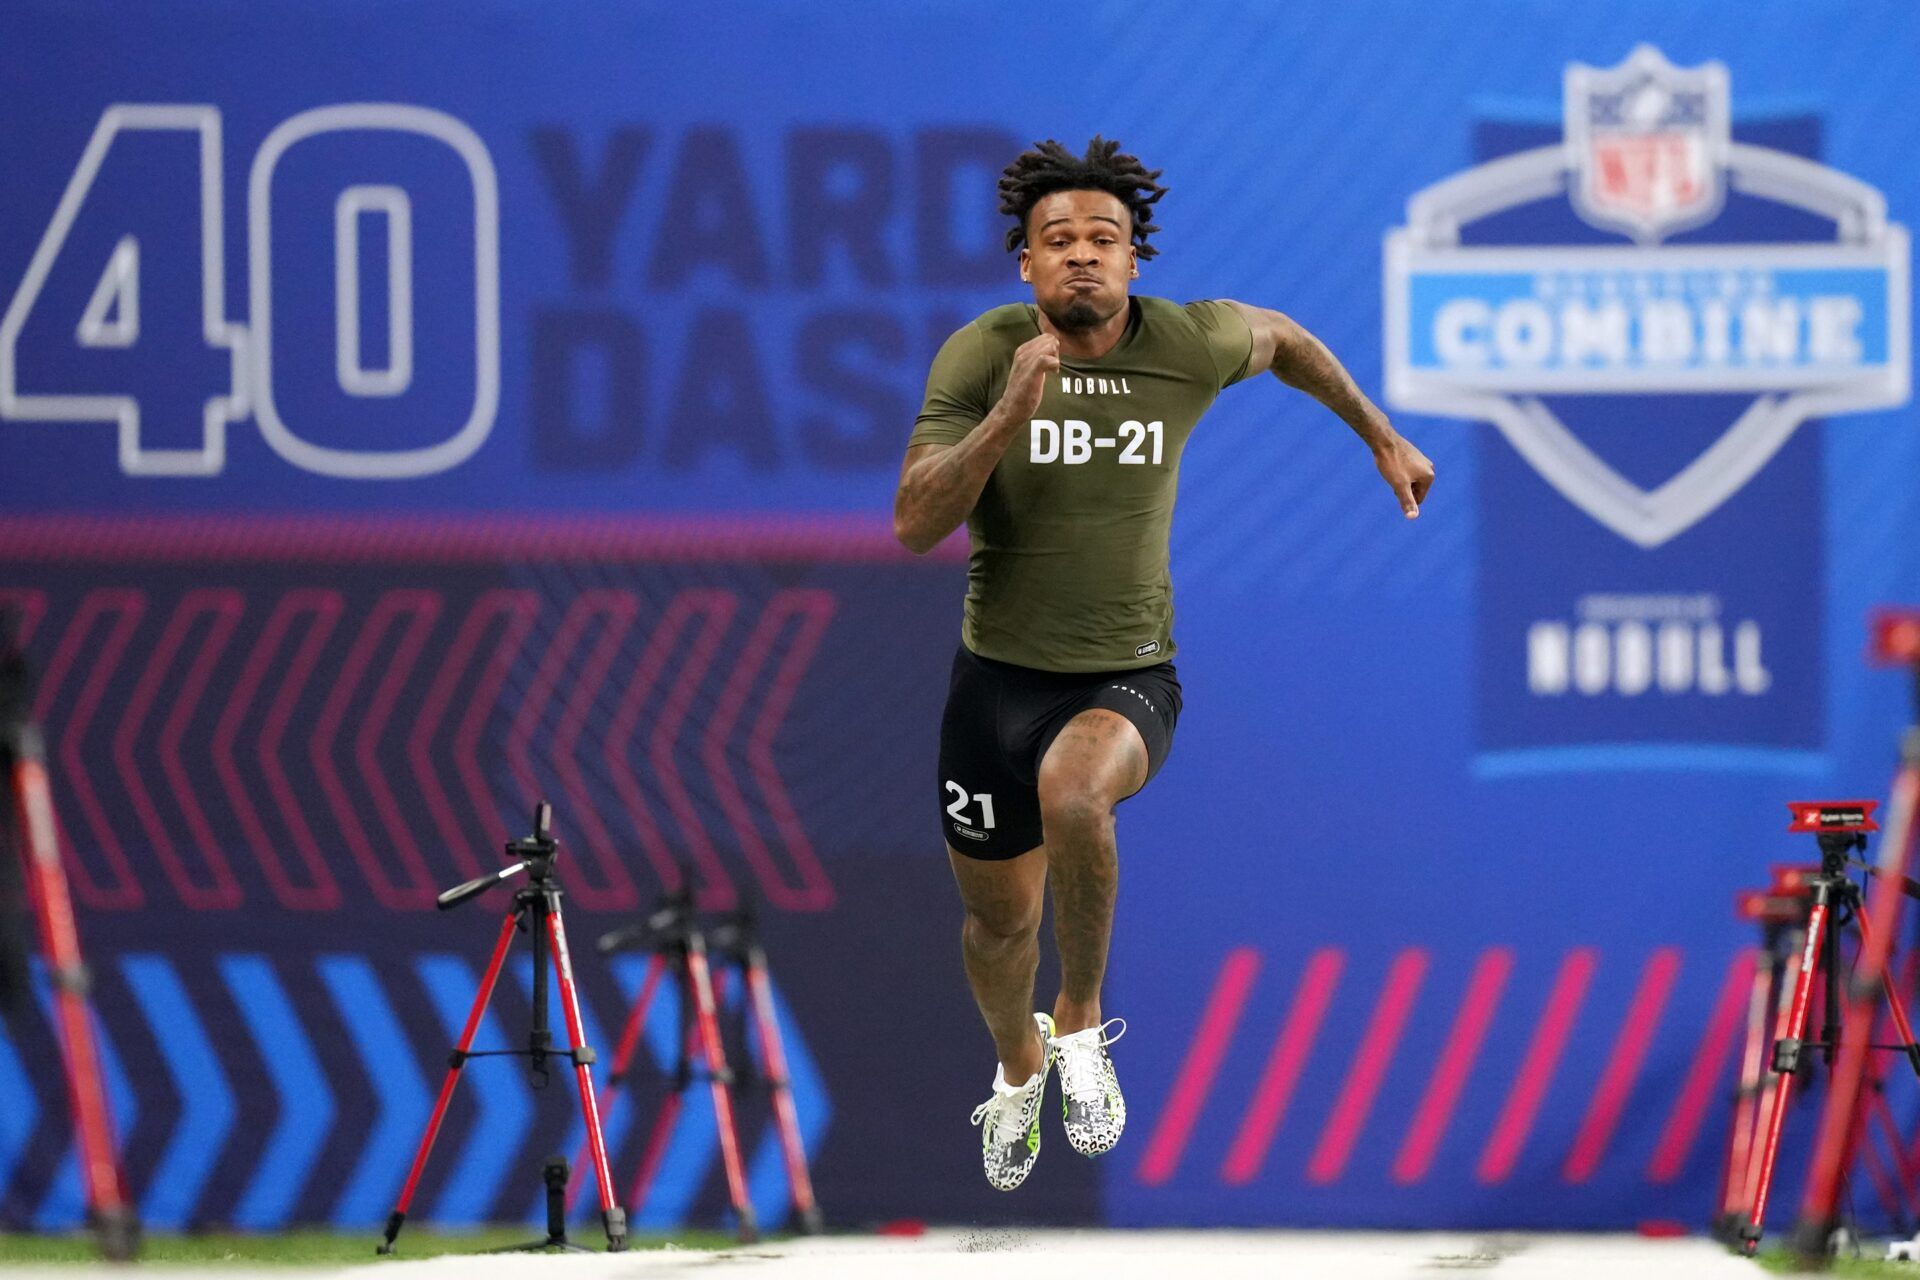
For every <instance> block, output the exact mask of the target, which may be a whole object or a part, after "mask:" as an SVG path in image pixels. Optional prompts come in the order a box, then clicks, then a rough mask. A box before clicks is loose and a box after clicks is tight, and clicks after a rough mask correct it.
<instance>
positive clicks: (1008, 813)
mask: <svg viewBox="0 0 1920 1280" xmlns="http://www.w3.org/2000/svg"><path fill="white" fill-rule="evenodd" d="M1159 176H1160V171H1159V170H1154V171H1153V172H1151V173H1149V172H1148V171H1147V170H1146V169H1145V168H1144V167H1143V166H1142V165H1141V163H1140V161H1139V160H1138V159H1136V158H1135V157H1133V156H1130V155H1125V154H1122V153H1121V152H1120V149H1119V144H1118V143H1115V142H1108V141H1105V140H1103V139H1101V138H1098V137H1096V138H1094V139H1093V141H1092V142H1091V143H1090V144H1089V145H1088V147H1087V150H1086V153H1085V155H1083V156H1075V155H1073V154H1072V153H1071V152H1069V151H1068V150H1067V149H1066V148H1065V147H1063V146H1061V145H1060V144H1059V143H1057V142H1053V141H1048V142H1043V143H1039V144H1036V146H1035V147H1034V149H1033V150H1031V151H1027V152H1024V153H1022V154H1021V155H1020V156H1019V157H1018V158H1016V159H1015V160H1014V162H1013V163H1012V164H1011V165H1009V166H1007V169H1006V172H1005V173H1004V174H1003V175H1002V177H1001V179H1000V211H1001V212H1002V213H1004V214H1007V215H1009V216H1010V217H1012V218H1013V220H1014V225H1013V227H1012V228H1011V229H1010V230H1009V231H1008V233H1007V247H1008V249H1009V250H1014V249H1017V250H1018V251H1019V265H1020V279H1021V280H1023V281H1025V282H1027V283H1029V284H1031V285H1032V286H1033V301H1032V302H1031V303H1016V304H1013V305H1010V306H1004V307H996V308H995V309H993V310H992V311H989V312H987V313H986V314H985V315H983V316H981V317H980V318H979V319H977V320H975V321H973V323H971V324H969V325H967V326H966V327H965V328H963V329H961V330H960V331H959V332H957V333H955V334H954V335H953V336H952V337H950V338H948V339H947V341H946V344H945V345H944V346H943V347H941V349H940V353H939V355H938V356H936V357H935V359H934V362H933V369H932V372H931V373H930V374H929V376H928V378H927V394H926V402H925V405H924V406H923V407H922V409H921V411H920V416H919V419H918V421H917V422H916V423H915V425H914V429H913V435H912V438H911V439H910V440H909V442H908V445H907V456H906V461H905V463H904V464H903V465H902V467H901V471H900V488H899V492H898V494H897V495H896V497H895V499H894V516H893V520H894V532H895V533H896V534H897V535H898V537H899V539H900V541H901V542H903V543H905V544H906V545H907V546H908V547H909V548H911V549H912V550H913V551H914V552H915V553H923V552H926V551H928V550H929V549H931V548H932V547H933V546H934V545H935V544H936V543H938V542H939V541H940V540H941V539H943V538H945V537H946V536H947V535H948V534H949V533H951V532H952V531H953V530H954V529H955V528H957V527H958V526H959V524H960V522H961V521H963V520H964V521H965V522H966V524H967V530H968V533H969V535H970V537H971V541H972V559H971V561H970V564H969V568H968V573H967V600H966V615H965V622H964V625H963V627H962V629H961V641H962V643H961V645H960V649H959V652H958V653H956V654H955V655H954V660H953V674H952V681H951V685H950V688H949V692H948V695H947V706H946V714H945V716H944V718H943V720H942V721H941V725H940V777H939V788H940V795H939V809H940V818H939V821H940V827H941V831H942V833H943V835H944V836H945V840H946V844H947V857H948V860H949V861H950V862H951V863H952V866H953V875H954V879H955V880H956V881H958V883H959V886H960V898H961V902H962V903H963V904H964V906H965V909H966V920H965V924H964V927H963V929H962V931H961V953H962V955H963V957H964V958H965V962H966V970H967V981H968V983H969V984H970V985H971V986H972V988H973V996H974V1000H975V1002H976V1003H977V1004H978V1005H979V1007H980V1015H981V1017H983V1018H984V1019H985V1020H986V1023H987V1030H988V1031H989V1032H990V1033H991V1034H992V1036H993V1042H994V1045H995V1047H996V1048H997V1049H998V1051H999V1057H1000V1064H999V1069H998V1071H997V1072H996V1074H995V1076H994V1081H993V1093H992V1096H991V1097H989V1098H988V1099H987V1101H986V1102H984V1103H982V1104H981V1105H980V1107H979V1108H978V1109H977V1110H975V1112H974V1114H973V1120H974V1123H975V1124H979V1125H981V1126H982V1133H981V1146H982V1151H983V1155H984V1158H985V1163H986V1173H987V1181H988V1182H990V1183H991V1184H992V1185H994V1186H995V1187H998V1188H1000V1189H1001V1190H1004V1191H1011V1190H1012V1189H1013V1188H1015V1187H1017V1186H1019V1185H1020V1184H1021V1183H1022V1182H1023V1181H1025V1179H1026V1176H1027V1174H1028V1172H1029V1171H1030V1170H1031V1169H1032V1168H1033V1164H1034V1160H1035V1159H1036V1158H1037V1157H1038V1155H1039V1152H1040V1104H1041V1099H1042V1097H1043V1095H1044V1094H1045V1092H1046V1082H1047V1074H1048V1071H1049V1068H1050V1067H1053V1066H1057V1067H1058V1068H1059V1071H1060V1079H1061V1092H1062V1095H1063V1107H1062V1109H1063V1112H1064V1115H1065V1122H1066V1131H1067V1141H1068V1142H1069V1143H1071V1144H1072V1146H1073V1148H1074V1150H1076V1151H1079V1152H1081V1153H1082V1154H1084V1155H1089V1156H1093V1155H1099V1154H1100V1153H1102V1152H1104V1151H1107V1150H1109V1149H1110V1148H1112V1146H1113V1144H1114V1143H1115V1142H1116V1141H1118V1140H1119V1138H1120V1133H1121V1130H1122V1129H1123V1128H1124V1127H1125V1125H1126V1116H1127V1112H1126V1103H1125V1101H1124V1100H1123V1099H1122V1097H1121V1094H1120V1084H1119V1080H1118V1077H1117V1076H1116V1074H1115V1072H1114V1068H1113V1060H1112V1057H1111V1055H1110V1054H1109V1053H1108V1052H1107V1046H1108V1045H1110V1044H1112V1043H1113V1041H1114V1040H1116V1039H1118V1038H1119V1034H1120V1032H1123V1031H1124V1030H1125V1027H1126V1024H1125V1023H1124V1022H1123V1021H1121V1020H1120V1019H1114V1020H1113V1022H1111V1023H1103V1022H1102V1019H1101V1013H1102V1011H1101V1007H1100V986H1101V981H1102V978H1103V977H1104V975H1105V971H1106V965H1107V942H1108V937H1109V935H1110V933H1111V931H1112V927H1113V906H1114V895H1115V889H1116V886H1117V884H1118V863H1117V856H1116V851H1115V845H1114V814H1113V811H1114V807H1115V806H1116V805H1118V804H1119V803H1120V802H1121V801H1122V800H1125V799H1126V798H1127V797H1129V796H1131V795H1133V794H1135V793H1136V792H1138V791H1139V790H1140V788H1142V787H1143V786H1145V785H1146V783H1147V781H1148V780H1149V779H1151V778H1152V777H1153V775H1154V774H1155V773H1157V772H1158V771H1159V769H1160V766H1161V765H1163V764H1164V763H1166V758H1167V752H1168V750H1169V748H1170V747H1171V746H1172V744H1173V729H1174V723H1175V721H1176V720H1177V719H1178V718H1179V715H1180V681H1179V679H1178V677H1177V676H1176V675H1175V672H1174V666H1173V663H1172V662H1171V661H1170V659H1171V658H1172V657H1173V653H1174V646H1173V636H1172V634H1171V627H1172V622H1173V598H1172V584H1171V582H1170V580H1169V577H1168V572H1167V545H1168V532H1169V529H1170V527H1171V524H1172V519H1173V497H1174V488H1175V481H1176V479H1177V477H1178V475H1179V470H1180V451H1181V449H1182V448H1183V447H1184V446H1185V445H1186V442H1187V437H1188V435H1190V434H1191V433H1192V431H1193V428H1194V425H1195V424H1196V423H1197V422H1198V421H1199V420H1200V415H1201V414H1203V413H1204V412H1206V410H1207V407H1208V406H1209V405H1211V404H1212V403H1213V400H1214V397H1215V396H1216V395H1218V394H1219V393H1220V391H1221V390H1222V389H1223V388H1225V387H1229V386H1232V385H1233V384H1234V383H1236V382H1239V381H1240V380H1241V379H1243V378H1247V377H1249V376H1251V375H1253V374H1255V373H1260V372H1271V373H1273V374H1274V375H1275V376H1276V377H1278V378H1279V379H1280V380H1281V381H1282V382H1285V383H1286V384H1288V385H1289V386H1293V387H1298V388H1300V389H1302V390H1304V391H1306V392H1307V393H1308V394H1310V395H1312V396H1313V397H1314V398H1315V399H1317V400H1319V401H1320V402H1321V403H1322V404H1324V405H1326V406H1327V408H1329V409H1331V410H1332V411H1333V412H1334V413H1336V414H1338V415H1339V416H1340V417H1341V419H1342V420H1344V421H1345V422H1346V423H1347V425H1348V426H1350V427H1352V428H1353V430H1354V432H1355V433H1356V434H1357V435H1359V437H1360V438H1361V440H1363V441H1365V442H1366V444H1367V446H1368V447H1369V448H1371V449H1372V450H1373V458H1374V462H1375V465H1377V466H1378V468H1379V470H1380V474H1381V476H1382V478H1384V479H1385V480H1386V482H1387V484H1388V485H1390V486H1391V487H1392V489H1393V492H1394V493H1395V495H1397V497H1398V498H1399V502H1400V507H1401V509H1402V510H1403V511H1404V512H1405V514H1406V517H1407V518H1408V519H1410V520H1411V519H1413V518H1414V517H1416V516H1418V515H1419V514H1420V504H1421V503H1422V502H1423V501H1424V500H1425V498H1426V495H1427V488H1428V486H1429V485H1431V484H1432V483H1433V464H1432V463H1431V462H1429V461H1428V460H1427V458H1426V456H1425V455H1424V454H1422V453H1421V452H1420V451H1419V450H1418V449H1416V448H1414V447H1413V446H1412V445H1411V444H1409V443H1407V441H1405V440H1404V439H1402V438H1401V437H1400V436H1399V435H1398V434H1396V433H1395V432H1394V430H1393V428H1392V427H1391V426H1389V425H1388V423H1387V418H1386V415H1385V414H1383V413H1381V412H1380V410H1379V409H1378V408H1376V407H1375V406H1374V404H1373V402H1372V401H1371V400H1369V399H1367V397H1366V396H1365V395H1364V394H1363V393H1362V392H1361V391H1360V389H1359V388H1358V387H1357V386H1355V385H1354V382H1353V379H1352V378H1351V377H1349V376H1348V375H1347V372H1346V370H1345V369H1344V368H1342V367H1341V365H1340V362H1339V361H1338V360H1336V359H1334V357H1333V356H1332V355H1331V354H1330V353H1329V352H1328V351H1327V349H1326V348H1325V347H1324V346H1322V345H1321V344H1320V343H1319V342H1318V341H1317V340H1316V339H1315V338H1314V337H1313V335H1312V334H1309V333H1308V332H1306V330H1304V329H1302V328H1301V327H1300V326H1299V325H1297V324H1295V323H1294V322H1293V321H1292V320H1289V319H1288V318H1287V317H1286V316H1284V315H1281V314H1280V313H1279V312H1277V311H1267V310H1264V309H1262V308H1260V307H1250V306H1246V305H1244V304H1242V303H1238V302H1228V301H1209V302H1191V303H1188V304H1186V305H1185V306H1181V305H1179V304H1178V303H1173V302H1167V301H1164V300H1163V299H1160V298H1151V297H1130V296H1129V294H1128V288H1129V286H1128V282H1129V281H1130V280H1133V279H1135V278H1137V277H1138V276H1139V274H1140V265H1139V264H1140V261H1141V260H1142V259H1145V258H1151V257H1152V256H1153V255H1154V253H1155V250H1154V249H1153V248H1152V247H1151V246H1150V245H1148V243H1147V238H1148V236H1149V235H1150V234H1151V233H1152V232H1155V231H1158V230H1159V228H1158V227H1156V226H1154V225H1153V223H1152V221H1151V219H1152V213H1153V210H1152V206H1153V204H1154V203H1155V202H1156V201H1158V200H1159V199H1160V197H1161V196H1162V195H1164V194H1165V189H1164V188H1162V187H1161V186H1159V185H1158V184H1157V183H1156V182H1155V179H1157V178H1158V177H1159ZM1049 885H1051V886H1052V890H1053V919H1054V940H1055V943H1056V945H1057V946H1058V947H1059V951H1060V968H1061V986H1060V994H1059V996H1058V998H1057V999H1056V1000H1055V1001H1054V1004H1053V1012H1052V1013H1051V1015H1049V1014H1047V1013H1044V1012H1041V1013H1036V1012H1033V1011H1032V1009H1033V982H1034V971H1035V968H1036V967H1037V965H1038V963H1039V958H1040V911H1041V905H1042V900H1043V898H1044V895H1045V893H1046V890H1047V887H1048V886H1049ZM1116 1024H1117V1026H1118V1028H1119V1030H1118V1031H1112V1030H1110V1029H1111V1028H1113V1027H1114V1026H1115V1025H1116Z"/></svg>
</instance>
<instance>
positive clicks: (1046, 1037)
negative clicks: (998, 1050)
mask: <svg viewBox="0 0 1920 1280" xmlns="http://www.w3.org/2000/svg"><path fill="white" fill-rule="evenodd" d="M1033 1020H1034V1022H1036V1023H1037V1024H1039V1027H1040V1039H1041V1042H1042V1045H1043V1049H1042V1052H1041V1055H1040V1070H1038V1071H1036V1072H1035V1073H1034V1075H1033V1078H1032V1079H1031V1080H1029V1081H1027V1082H1026V1083H1025V1084H1022V1085H1011V1084H1008V1083H1007V1072H1006V1068H1005V1067H1003V1066H1001V1067H995V1068H994V1072H993V1096H992V1097H991V1098H988V1099H987V1100H986V1101H985V1102H983V1103H981V1104H980V1105H979V1106H977V1107H975V1108H974V1109H973V1123H975V1124H977V1125H981V1126H982V1128H981V1131H980V1154H981V1158H982V1159H983V1160H984V1161H985V1163H986V1167H987V1181H988V1183H990V1184H991V1185H992V1186H993V1187H994V1188H995V1189H996V1190H999V1191H1011V1190H1013V1189H1014V1188H1015V1187H1017V1186H1019V1185H1020V1184H1021V1183H1023V1182H1025V1181H1026V1180H1027V1174H1029V1173H1031V1172H1032V1171H1033V1162H1034V1161H1036V1160H1038V1159H1039V1158H1040V1100H1041V1099H1042V1098H1044V1097H1045V1096H1046V1093H1047V1068H1048V1067H1049V1066H1050V1065H1051V1064H1052V1062H1053V1051H1052V1048H1051V1046H1052V1044H1053V1019H1052V1018H1049V1017H1048V1016H1047V1015H1046V1014H1044V1013H1036V1014H1034V1015H1033Z"/></svg>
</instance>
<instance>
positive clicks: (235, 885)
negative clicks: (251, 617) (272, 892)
mask: <svg viewBox="0 0 1920 1280" xmlns="http://www.w3.org/2000/svg"><path fill="white" fill-rule="evenodd" d="M202 612H204V614H211V616H213V620H211V624H209V626H207V635H205V639H204V641H202V643H200V652H198V654H194V664H192V666H190V668H188V672H186V677H184V679H182V681H180V689H179V693H175V697H173V708H171V710H169V712H167V722H165V725H163V727H161V733H159V766H161V770H163V771H165V775H167V783H169V785H171V787H173V798H175V802H177V804H179V806H180V816H182V818H186V827H188V831H192V835H194V846H196V848H198V850H200V858H202V860H204V862H205V865H207V875H209V877H211V881H213V883H211V885H209V887H207V889H196V894H198V896H200V898H202V902H194V900H190V898H186V892H184V887H186V885H190V883H192V881H190V877H188V875H186V869H184V865H182V867H180V869H179V873H177V875H175V877H173V879H175V887H177V889H180V898H182V902H186V904H188V906H200V908H213V910H232V908H238V906H240V902H242V900H244V896H246V894H242V892H240V881H238V879H234V871H232V864H228V862H227V854H225V850H221V839H219V837H217V835H215V833H213V823H209V821H207V814H205V810H204V808H202V806H200V796H198V794H196V787H194V781H192V777H188V773H186V762H184V760H182V758H180V745H182V743H184V741H186V729H188V725H190V723H192V722H194V714H196V712H198V710H200V699H202V697H205V691H207V683H209V681H211V679H213V672H215V670H217V666H219V660H221V654H225V652H227V645H228V643H230V641H232V635H234V628H238V626H240V616H242V614H244V612H246V601H244V599H242V595H240V593H238V591H232V589H225V587H223V589H196V591H188V593H186V595H182V597H180V604H179V608H177V610H175V620H179V622H180V635H182V637H184V635H186V626H188V624H190V622H192V620H194V614H202ZM165 848H167V852H169V854H171V852H173V846H171V844H167V846H165ZM169 875H173V867H169Z"/></svg>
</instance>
